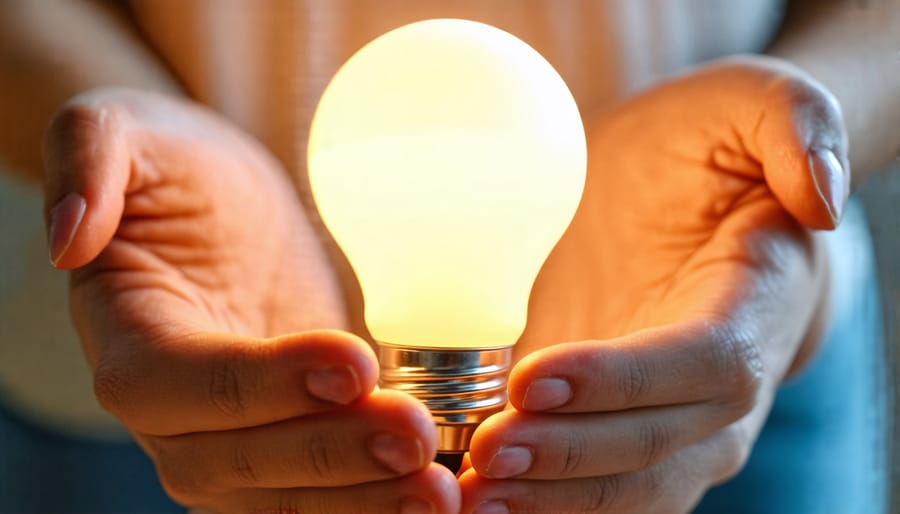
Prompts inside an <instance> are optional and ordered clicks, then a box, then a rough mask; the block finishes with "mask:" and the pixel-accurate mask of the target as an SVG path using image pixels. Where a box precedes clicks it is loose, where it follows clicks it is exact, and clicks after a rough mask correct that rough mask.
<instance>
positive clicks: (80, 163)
mask: <svg viewBox="0 0 900 514" xmlns="http://www.w3.org/2000/svg"><path fill="white" fill-rule="evenodd" d="M46 159H47V173H48V178H49V182H48V188H47V195H48V200H49V201H48V205H57V206H58V207H56V208H55V209H53V210H50V211H49V213H48V218H49V220H50V224H51V229H50V238H51V254H52V257H51V258H52V259H53V261H54V264H55V265H56V266H57V267H60V268H65V269H74V271H73V272H72V275H71V307H72V314H73V319H74V320H75V322H76V328H77V329H78V333H79V335H80V336H81V340H82V343H83V345H84V349H85V353H86V355H87V357H88V361H89V363H90V365H91V368H92V369H93V371H94V383H95V391H96V394H97V398H98V400H99V401H100V403H101V404H102V405H103V406H104V407H105V408H106V409H107V410H109V411H110V412H112V413H113V414H115V415H116V416H117V417H118V418H119V419H120V420H122V422H123V424H124V425H125V426H126V427H127V428H128V429H129V430H130V432H131V434H132V435H133V436H134V438H135V440H136V441H137V442H138V443H139V444H140V445H141V446H142V447H143V448H144V450H145V451H146V452H147V454H148V455H149V456H150V458H151V459H153V461H154V463H155V465H156V468H157V471H158V473H159V477H160V480H161V481H162V484H163V486H164V487H165V489H166V491H167V492H168V493H169V495H170V496H171V497H172V498H173V499H175V500H176V501H178V502H179V503H182V504H184V505H190V506H197V507H203V508H206V509H209V510H212V511H215V512H223V513H225V512H251V511H268V510H272V509H276V508H277V509H282V511H287V512H290V511H292V510H293V509H301V508H302V509H303V511H304V512H335V511H339V512H365V511H367V510H368V511H370V510H369V509H375V510H377V511H379V512H381V511H385V512H387V511H396V510H397V509H398V508H400V507H401V506H402V505H404V504H410V503H412V504H415V502H419V503H420V504H422V505H424V506H426V508H430V509H433V510H434V512H456V511H457V510H458V508H459V490H458V487H457V485H456V481H455V478H454V477H453V475H452V474H451V473H450V472H449V471H448V470H447V469H445V468H443V467H441V466H439V465H437V464H429V463H430V462H431V460H432V459H433V458H434V455H435V448H436V442H435V431H434V426H433V424H432V422H431V418H430V416H429V414H428V412H427V410H426V409H425V408H424V407H423V406H422V405H420V404H418V403H417V402H415V401H414V400H413V399H412V398H411V397H409V396H406V395H403V394H400V393H396V392H391V391H375V390H374V388H375V383H376V380H377V374H378V369H377V361H376V360H375V357H374V354H373V352H372V350H371V348H370V347H369V345H368V343H366V342H365V341H364V340H362V339H360V338H358V337H355V336H353V335H351V334H350V333H348V332H346V331H341V330H328V331H323V330H319V329H321V328H323V327H324V328H332V329H343V328H346V325H347V320H346V316H345V315H344V312H345V309H344V306H343V298H342V295H341V291H340V289H339V287H338V286H337V282H336V278H335V276H334V273H333V272H332V271H331V270H330V266H329V263H328V261H327V259H326V257H325V255H324V253H323V251H322V249H321V245H320V244H319V242H318V239H317V238H316V236H315V235H314V233H313V230H312V228H311V226H310V224H309V221H308V220H307V217H306V214H305V212H304V211H303V209H302V207H301V206H300V203H299V200H298V199H297V197H296V195H295V194H294V193H293V190H292V188H291V187H290V185H289V183H288V179H287V177H286V174H285V172H284V170H282V169H281V167H280V166H279V165H278V163H277V162H276V161H275V160H274V159H273V158H272V157H271V156H270V155H269V154H268V152H266V151H265V150H264V149H263V148H262V147H261V146H260V145H259V144H258V143H256V142H254V141H253V140H251V139H250V138H248V137H247V136H245V135H244V134H243V133H241V132H240V131H239V130H237V129H235V128H234V127H233V126H231V125H230V124H229V123H228V122H226V121H224V120H222V119H221V118H219V117H218V116H217V115H215V114H214V113H212V112H209V111H207V110H205V109H202V108H199V107H198V106H196V105H191V104H189V103H185V102H181V101H175V100H171V99H169V98H166V97H164V96H161V95H153V94H148V93H145V92H139V91H132V90H122V89H112V90H106V89H101V90H94V91H92V92H91V93H88V94H85V95H81V96H79V97H76V98H75V99H74V100H72V101H71V102H69V103H68V104H67V105H66V106H65V107H64V108H63V109H62V111H61V112H60V113H59V114H58V115H57V116H56V118H55V119H54V121H53V123H52V124H51V126H50V128H49V130H48V133H47V139H46ZM59 227H65V228H59Z"/></svg>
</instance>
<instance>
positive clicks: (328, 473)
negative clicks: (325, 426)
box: [298, 432, 346, 484]
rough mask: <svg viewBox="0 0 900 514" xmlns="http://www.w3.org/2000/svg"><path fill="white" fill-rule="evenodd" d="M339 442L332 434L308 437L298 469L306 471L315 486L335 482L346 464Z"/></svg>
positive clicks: (300, 453) (323, 433)
mask: <svg viewBox="0 0 900 514" xmlns="http://www.w3.org/2000/svg"><path fill="white" fill-rule="evenodd" d="M339 448H341V445H340V442H339V441H338V440H337V437H336V436H335V435H334V434H332V433H325V432H322V433H317V434H315V435H313V436H312V437H310V438H309V439H308V440H307V441H306V442H305V444H304V446H303V448H301V450H300V452H298V453H299V455H300V461H301V462H299V463H298V464H299V465H298V467H299V468H300V469H304V470H306V472H307V474H308V475H309V476H310V479H311V480H312V481H313V482H315V483H316V484H331V483H333V482H335V481H336V479H337V478H338V477H339V476H340V474H341V473H342V471H343V469H344V467H345V466H344V465H345V464H346V463H345V462H344V461H345V459H344V458H343V456H342V454H341V452H340V451H339Z"/></svg>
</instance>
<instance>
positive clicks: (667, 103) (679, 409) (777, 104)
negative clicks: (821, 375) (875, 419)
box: [460, 57, 850, 513]
mask: <svg viewBox="0 0 900 514" xmlns="http://www.w3.org/2000/svg"><path fill="white" fill-rule="evenodd" d="M594 121H595V122H596V123H594V124H589V125H588V128H589V132H588V148H589V150H588V152H589V159H588V162H589V170H588V180H587V184H586V187H585V192H584V198H583V200H582V203H581V206H580V207H579V210H578V212H577V213H576V216H575V219H574V221H573V223H572V226H571V227H570V228H569V230H568V232H567V233H566V235H565V236H564V237H563V239H562V240H561V241H560V243H559V245H558V246H557V248H556V249H555V250H554V252H553V253H552V254H551V256H550V259H549V260H548V262H547V264H546V265H545V267H544V269H543V271H542V272H541V275H540V276H539V278H538V280H537V283H536V285H535V289H534V293H533V294H532V298H531V312H530V314H529V325H528V328H527V329H526V331H525V334H524V335H523V337H522V339H521V341H520V343H519V345H518V346H517V350H516V351H517V352H518V356H520V357H521V360H520V361H519V362H518V363H517V364H516V366H515V368H514V369H513V371H512V374H511V376H510V382H509V391H510V401H511V404H512V406H513V407H514V408H513V409H509V410H507V411H505V412H503V413H500V414H498V415H496V416H493V417H492V418H490V419H488V420H487V421H486V422H485V423H484V424H483V425H482V426H481V427H480V428H479V429H478V431H477V432H476V433H475V435H474V438H473V439H472V444H471V463H472V466H473V469H470V470H468V471H466V472H465V473H464V474H463V475H462V476H461V477H460V485H461V487H462V490H463V496H464V503H463V512H472V511H474V510H476V509H478V508H479V506H481V507H482V508H485V509H487V510H488V511H489V512H491V513H497V512H503V509H504V508H505V509H508V511H511V512H554V513H561V512H567V513H568V512H665V513H673V512H686V511H689V510H690V509H691V508H692V507H693V506H695V505H696V503H697V502H698V501H699V499H700V498H701V497H702V495H703V494H704V492H705V491H706V490H707V489H708V488H709V487H710V486H711V485H713V484H715V483H718V482H721V481H723V480H726V479H727V478H729V477H731V476H733V475H734V474H736V473H737V472H738V470H740V469H741V467H742V466H743V464H744V462H745V461H746V459H747V457H748V455H749V453H750V450H751V447H752V445H753V443H754V441H755V439H756V437H757V435H758V433H759V431H760V429H761V427H762V424H763V422H764V421H765V418H766V416H767V414H768V412H769V409H770V407H771V404H772V401H773V398H774V395H775V392H776V389H777V387H778V385H779V384H780V383H781V382H782V380H783V379H784V378H785V377H786V376H787V375H788V374H789V373H790V372H791V371H792V370H794V369H796V368H797V367H798V366H800V365H802V363H803V362H804V361H805V360H806V359H807V357H808V356H809V355H810V354H811V353H812V352H813V351H814V349H815V345H816V342H817V341H818V339H819V338H820V335H821V331H822V329H823V327H822V325H823V323H822V319H823V318H824V317H825V316H824V309H825V305H826V303H827V302H826V297H827V294H826V293H827V280H826V275H827V273H826V271H827V262H826V260H825V257H824V254H823V248H822V245H821V241H820V239H819V237H818V236H817V235H816V234H815V233H813V232H812V231H810V230H808V228H813V229H831V228H834V226H835V225H836V224H837V223H838V221H839V219H840V212H841V210H842V208H843V205H844V203H845V202H846V198H847V194H848V191H849V182H850V177H849V174H848V173H847V172H846V171H845V170H847V169H848V166H847V158H846V154H847V137H846V132H845V129H844V125H843V121H842V118H841V113H840V109H839V107H838V105H837V102H836V101H835V100H834V98H833V97H832V96H831V95H830V94H829V93H828V92H827V91H826V90H825V89H824V88H822V86H820V85H818V83H816V82H815V81H814V80H813V79H811V78H809V77H808V76H807V75H805V74H804V73H802V72H801V71H799V70H797V69H795V68H793V67H792V66H790V65H788V64H786V63H784V62H781V61H777V60H775V59H768V58H762V57H753V58H741V59H729V60H725V61H720V62H718V63H714V64H712V65H708V66H705V67H703V68H700V69H698V70H695V71H693V72H691V73H688V74H686V75H683V76H681V77H679V78H676V79H674V80H672V81H669V82H667V83H665V84H663V85H661V86H658V87H656V88H654V89H653V90H650V91H649V92H647V93H645V94H643V95H641V96H639V97H637V98H635V99H633V100H632V101H630V102H628V103H626V104H625V105H623V106H622V107H621V108H619V109H617V110H615V111H613V112H611V113H608V114H605V115H604V116H603V117H601V118H599V119H597V120H594ZM804 227H806V228H804ZM560 341H573V342H569V343H565V344H554V345H550V344H551V342H560ZM490 508H493V509H495V510H490Z"/></svg>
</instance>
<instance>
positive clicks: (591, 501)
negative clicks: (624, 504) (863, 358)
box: [583, 475, 623, 512]
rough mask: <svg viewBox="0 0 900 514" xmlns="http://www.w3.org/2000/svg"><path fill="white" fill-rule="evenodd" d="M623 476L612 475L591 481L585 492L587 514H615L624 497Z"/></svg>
mask: <svg viewBox="0 0 900 514" xmlns="http://www.w3.org/2000/svg"><path fill="white" fill-rule="evenodd" d="M622 486H623V483H622V475H610V476H605V477H601V478H598V479H595V480H591V481H590V482H589V483H588V485H587V487H585V491H584V496H583V498H584V502H585V503H584V506H585V509H584V510H585V511H586V512H607V511H612V512H615V506H616V503H617V502H618V501H619V498H620V496H621V495H622Z"/></svg>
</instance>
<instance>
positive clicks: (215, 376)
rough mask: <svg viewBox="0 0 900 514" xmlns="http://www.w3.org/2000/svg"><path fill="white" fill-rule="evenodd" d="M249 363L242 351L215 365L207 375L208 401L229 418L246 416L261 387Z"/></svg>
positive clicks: (256, 374) (259, 380) (257, 374)
mask: <svg viewBox="0 0 900 514" xmlns="http://www.w3.org/2000/svg"><path fill="white" fill-rule="evenodd" d="M249 362H250V358H249V356H248V355H247V354H246V352H245V351H237V352H234V353H232V354H231V355H229V356H228V357H226V358H224V359H222V360H220V361H219V362H217V363H216V364H215V365H214V366H213V368H212V371H211V373H210V379H209V401H210V403H211V404H212V406H213V407H214V408H215V409H216V410H217V411H219V412H220V413H222V414H223V415H225V416H227V417H229V418H234V419H240V418H242V417H243V416H245V415H246V413H247V410H248V407H249V406H250V405H252V403H253V401H254V396H255V393H257V392H258V391H259V389H260V387H261V386H260V382H261V377H260V375H259V373H257V372H255V371H254V370H253V369H252V366H250V365H249Z"/></svg>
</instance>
